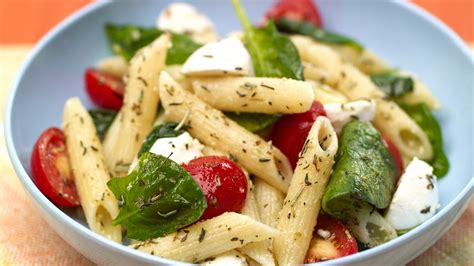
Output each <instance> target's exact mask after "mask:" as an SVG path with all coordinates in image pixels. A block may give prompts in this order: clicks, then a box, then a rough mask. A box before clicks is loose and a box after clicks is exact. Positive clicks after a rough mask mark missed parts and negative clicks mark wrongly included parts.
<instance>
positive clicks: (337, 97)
mask: <svg viewBox="0 0 474 266" xmlns="http://www.w3.org/2000/svg"><path fill="white" fill-rule="evenodd" d="M306 82H308V83H309V84H311V86H312V87H313V91H314V99H315V100H316V101H318V102H320V103H322V104H328V103H346V102H347V97H346V96H344V94H342V93H340V92H338V91H337V90H335V89H333V88H331V87H329V86H328V85H326V84H322V83H320V82H318V81H314V80H307V81H306Z"/></svg>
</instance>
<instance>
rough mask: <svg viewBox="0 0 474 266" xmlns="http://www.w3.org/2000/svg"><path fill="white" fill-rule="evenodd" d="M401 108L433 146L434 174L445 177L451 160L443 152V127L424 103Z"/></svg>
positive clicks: (432, 164) (432, 162)
mask: <svg viewBox="0 0 474 266" xmlns="http://www.w3.org/2000/svg"><path fill="white" fill-rule="evenodd" d="M400 107H401V108H402V109H403V110H405V112H406V113H407V114H408V115H409V116H410V117H411V118H412V119H413V120H414V121H415V122H416V123H417V124H418V125H419V126H420V127H421V129H422V130H423V131H424V132H425V134H426V136H428V139H429V140H430V142H431V145H432V146H433V152H434V156H433V159H432V160H431V162H430V164H431V166H432V167H433V174H434V175H435V176H437V177H439V178H441V177H443V176H445V175H446V174H447V173H448V171H449V160H448V158H447V156H446V154H445V153H444V150H443V134H442V132H441V127H440V126H439V123H438V121H437V120H436V118H435V117H434V116H433V114H432V113H431V110H430V108H429V107H428V106H427V105H426V104H424V103H421V104H416V105H407V104H400Z"/></svg>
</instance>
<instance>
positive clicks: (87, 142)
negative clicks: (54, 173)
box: [63, 98, 122, 243]
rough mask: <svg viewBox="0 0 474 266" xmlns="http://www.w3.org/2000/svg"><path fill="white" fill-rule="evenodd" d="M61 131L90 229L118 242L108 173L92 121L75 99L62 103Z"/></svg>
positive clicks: (114, 201)
mask: <svg viewBox="0 0 474 266" xmlns="http://www.w3.org/2000/svg"><path fill="white" fill-rule="evenodd" d="M63 125H64V134H65V135H66V145H67V150H68V155H69V160H70V163H71V168H72V172H73V174H74V181H75V184H76V187H77V191H78V193H79V197H80V201H81V205H82V209H83V210H84V214H85V217H86V220H87V224H88V225H89V227H90V229H91V230H92V231H94V232H96V233H98V234H101V235H103V236H105V237H106V238H108V239H110V240H113V241H115V242H118V243H121V242H122V230H121V227H120V226H112V220H113V219H114V218H115V217H116V216H117V215H118V213H119V207H118V202H117V199H116V198H115V197H114V195H113V194H112V192H111V191H110V190H109V189H108V188H107V181H109V179H110V176H109V172H108V169H107V165H106V164H105V160H104V156H103V153H102V145H101V143H100V141H99V138H98V136H97V131H96V129H95V126H94V122H93V121H92V118H91V117H90V115H89V113H88V112H87V110H86V109H85V108H84V107H83V106H82V104H81V102H80V101H79V99H78V98H71V99H69V100H68V101H67V102H66V104H65V106H64V115H63Z"/></svg>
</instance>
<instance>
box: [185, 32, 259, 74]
mask: <svg viewBox="0 0 474 266" xmlns="http://www.w3.org/2000/svg"><path fill="white" fill-rule="evenodd" d="M181 71H182V72H183V73H184V74H186V75H189V76H206V75H207V76H214V75H226V74H228V75H244V76H251V75H252V74H253V69H252V60H251V58H250V54H249V52H248V51H247V49H246V48H245V46H244V44H243V43H242V42H241V41H240V40H239V39H238V38H236V37H228V38H225V39H223V40H220V41H217V42H212V43H208V44H206V45H204V46H203V47H201V48H199V49H198V50H196V51H195V52H194V53H193V54H192V55H191V56H190V57H189V58H188V60H186V62H185V63H184V65H183V68H182V70H181Z"/></svg>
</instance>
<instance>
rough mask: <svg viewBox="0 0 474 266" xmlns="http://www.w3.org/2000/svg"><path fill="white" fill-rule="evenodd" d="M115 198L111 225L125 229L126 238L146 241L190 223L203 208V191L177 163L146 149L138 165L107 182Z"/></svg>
mask: <svg viewBox="0 0 474 266" xmlns="http://www.w3.org/2000/svg"><path fill="white" fill-rule="evenodd" d="M107 185H108V187H109V188H110V190H111V191H112V192H113V193H114V195H115V197H116V198H117V199H118V200H119V204H120V212H119V214H118V216H117V217H116V218H115V219H114V221H113V224H114V225H118V224H121V225H123V226H125V227H126V228H127V237H129V238H132V239H137V240H147V239H151V238H155V237H160V236H164V235H166V234H169V233H171V232H174V231H176V230H177V229H180V228H182V227H185V226H187V225H189V224H192V223H194V222H195V221H197V220H198V219H199V217H201V215H202V213H203V212H204V210H205V209H206V208H207V204H206V198H205V196H204V193H203V192H202V191H201V189H200V188H199V185H198V184H197V183H196V181H194V179H193V177H192V176H191V175H190V174H189V173H188V172H187V171H186V170H185V169H184V168H183V167H181V166H180V165H179V164H177V163H175V162H173V161H172V160H170V159H168V158H166V157H163V156H160V155H155V154H153V153H150V152H146V153H144V154H143V155H142V156H140V159H139V161H138V166H137V167H135V169H133V171H132V172H131V173H130V174H129V175H127V176H125V177H119V178H114V179H111V180H110V181H109V182H108V183H107Z"/></svg>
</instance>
